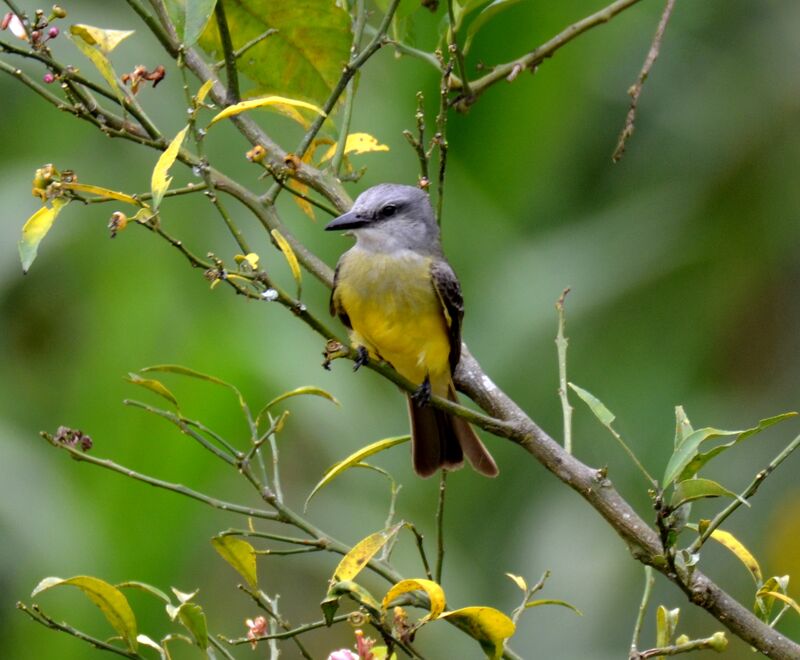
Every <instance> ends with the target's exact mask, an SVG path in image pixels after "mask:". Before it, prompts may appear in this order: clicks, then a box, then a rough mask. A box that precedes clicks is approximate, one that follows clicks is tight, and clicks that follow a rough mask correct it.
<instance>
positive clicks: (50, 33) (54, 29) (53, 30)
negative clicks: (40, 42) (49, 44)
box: [47, 25, 60, 39]
mask: <svg viewBox="0 0 800 660" xmlns="http://www.w3.org/2000/svg"><path fill="white" fill-rule="evenodd" d="M59 32H60V30H59V29H58V28H57V27H56V26H55V25H54V26H53V27H51V28H50V29H49V30H48V31H47V36H48V37H50V38H51V39H55V38H56V37H57V36H58V35H59Z"/></svg>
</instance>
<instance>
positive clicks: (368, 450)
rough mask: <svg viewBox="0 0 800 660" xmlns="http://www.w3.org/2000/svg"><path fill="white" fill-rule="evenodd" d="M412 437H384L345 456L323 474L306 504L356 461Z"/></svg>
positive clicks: (358, 461)
mask: <svg viewBox="0 0 800 660" xmlns="http://www.w3.org/2000/svg"><path fill="white" fill-rule="evenodd" d="M410 439H411V436H410V435H401V436H398V437H396V438H384V439H383V440H378V441H377V442H373V443H372V444H371V445H367V446H366V447H362V448H361V449H359V450H358V451H356V452H354V453H352V454H350V456H348V457H347V458H345V459H344V460H343V461H339V462H338V463H336V464H334V465H333V466H331V467H330V468H329V469H328V471H327V472H326V473H325V474H324V475H323V477H322V479H320V480H319V483H318V484H317V485H316V486H314V490H312V491H311V494H310V495H309V496H308V497H307V498H306V506H308V503H309V502H310V501H311V498H312V497H314V495H316V494H317V492H318V491H319V490H320V489H321V488H323V487H324V486H327V485H328V484H329V483H330V482H331V481H333V480H334V479H335V478H336V477H337V476H339V475H340V474H341V473H342V472H344V471H345V470H347V468H350V467H353V466H354V465H355V464H356V463H360V462H361V461H363V460H364V459H365V458H367V457H368V456H372V455H373V454H377V453H378V452H379V451H383V450H384V449H389V448H390V447H394V446H395V445H399V444H400V443H402V442H408V441H409V440H410Z"/></svg>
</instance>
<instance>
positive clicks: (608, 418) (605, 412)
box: [569, 383, 616, 429]
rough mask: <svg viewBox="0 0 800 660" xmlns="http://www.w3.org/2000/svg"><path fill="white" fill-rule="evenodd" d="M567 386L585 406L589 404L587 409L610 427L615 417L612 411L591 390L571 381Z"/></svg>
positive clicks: (604, 424)
mask: <svg viewBox="0 0 800 660" xmlns="http://www.w3.org/2000/svg"><path fill="white" fill-rule="evenodd" d="M569 386H570V388H571V389H572V391H573V392H575V394H577V395H578V396H579V397H580V398H581V399H582V400H583V402H584V403H585V404H586V405H587V406H589V410H591V411H592V413H594V416H595V417H597V419H598V420H600V423H601V424H602V425H603V426H605V427H607V428H609V429H610V428H611V423H612V422H613V421H614V420H615V419H616V417H615V416H614V413H612V412H611V411H610V410H609V409H608V408H606V406H605V404H604V403H603V402H602V401H600V399H598V398H597V397H596V396H595V395H594V394H592V393H591V392H587V391H586V390H585V389H583V388H582V387H578V386H577V385H574V384H573V383H569Z"/></svg>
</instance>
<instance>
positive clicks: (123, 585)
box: [115, 580, 172, 604]
mask: <svg viewBox="0 0 800 660" xmlns="http://www.w3.org/2000/svg"><path fill="white" fill-rule="evenodd" d="M115 586H116V587H117V589H140V590H141V591H144V592H146V593H149V594H150V595H151V596H155V597H156V598H158V599H159V600H162V601H164V603H166V604H169V603H171V602H172V600H171V599H170V597H169V596H167V594H165V593H164V592H163V591H161V589H158V588H156V587H154V586H153V585H152V584H147V583H146V582H138V581H136V580H127V581H125V582H120V583H119V584H117V585H115Z"/></svg>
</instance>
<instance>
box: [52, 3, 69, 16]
mask: <svg viewBox="0 0 800 660" xmlns="http://www.w3.org/2000/svg"><path fill="white" fill-rule="evenodd" d="M53 16H55V17H56V18H66V17H67V12H66V11H65V10H64V8H63V7H61V6H60V5H53Z"/></svg>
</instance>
